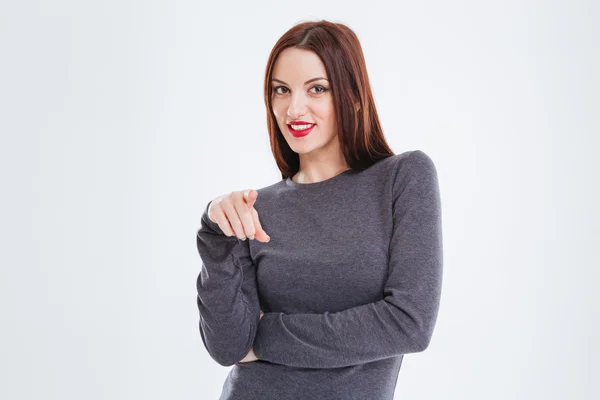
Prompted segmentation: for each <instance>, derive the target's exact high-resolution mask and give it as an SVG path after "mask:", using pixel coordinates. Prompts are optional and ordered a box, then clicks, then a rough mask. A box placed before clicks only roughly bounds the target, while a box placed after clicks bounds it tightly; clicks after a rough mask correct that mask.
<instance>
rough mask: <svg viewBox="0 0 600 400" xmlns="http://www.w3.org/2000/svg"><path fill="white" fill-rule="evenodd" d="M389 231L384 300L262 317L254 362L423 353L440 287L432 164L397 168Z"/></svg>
mask: <svg viewBox="0 0 600 400" xmlns="http://www.w3.org/2000/svg"><path fill="white" fill-rule="evenodd" d="M392 200H393V201H392V210H393V212H392V215H393V231H392V236H391V239H390V250H389V273H388V278H387V281H386V283H385V285H384V290H383V296H384V297H383V299H382V300H379V301H376V302H373V303H368V304H363V305H360V306H357V307H353V308H349V309H346V310H342V311H340V312H333V313H331V312H325V313H321V314H308V313H298V314H285V313H281V312H269V313H265V314H264V316H263V318H262V319H261V320H260V321H259V324H258V329H257V332H256V337H255V341H254V353H255V355H256V357H257V358H259V359H261V360H265V361H269V362H272V363H276V364H284V365H288V366H292V367H304V368H338V367H345V366H350V365H357V364H363V363H368V362H372V361H377V360H380V359H384V358H388V357H394V356H399V355H401V354H407V353H415V352H419V351H423V350H425V349H426V348H427V347H428V345H429V342H430V339H431V337H432V334H433V330H434V326H435V322H436V319H437V314H438V308H439V302H440V296H441V284H442V264H443V262H442V227H441V201H440V193H439V186H438V177H437V172H436V168H435V165H434V163H433V162H432V160H431V159H430V158H429V156H427V155H426V154H425V153H424V152H422V151H420V150H415V151H413V152H411V153H409V155H408V156H407V157H406V159H404V160H403V161H402V160H400V162H398V164H397V165H396V169H395V175H394V179H393V199H392Z"/></svg>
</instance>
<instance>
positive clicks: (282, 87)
mask: <svg viewBox="0 0 600 400" xmlns="http://www.w3.org/2000/svg"><path fill="white" fill-rule="evenodd" d="M278 89H284V90H288V88H286V87H285V86H276V87H274V88H273V92H275V93H276V94H283V93H281V92H278V91H277V90H278ZM284 93H285V92H284Z"/></svg>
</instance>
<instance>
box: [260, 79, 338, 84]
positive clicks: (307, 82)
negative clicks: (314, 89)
mask: <svg viewBox="0 0 600 400" xmlns="http://www.w3.org/2000/svg"><path fill="white" fill-rule="evenodd" d="M321 79H323V80H325V81H327V82H329V79H327V78H312V79H309V80H307V81H306V82H304V84H305V85H308V84H309V83H311V82H314V81H319V80H321ZM272 80H273V81H277V82H279V83H283V84H284V85H287V83H285V82H284V81H282V80H281V79H277V78H273V79H272Z"/></svg>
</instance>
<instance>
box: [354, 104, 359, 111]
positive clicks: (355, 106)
mask: <svg viewBox="0 0 600 400" xmlns="http://www.w3.org/2000/svg"><path fill="white" fill-rule="evenodd" d="M358 110H360V103H354V111H356V112H358Z"/></svg>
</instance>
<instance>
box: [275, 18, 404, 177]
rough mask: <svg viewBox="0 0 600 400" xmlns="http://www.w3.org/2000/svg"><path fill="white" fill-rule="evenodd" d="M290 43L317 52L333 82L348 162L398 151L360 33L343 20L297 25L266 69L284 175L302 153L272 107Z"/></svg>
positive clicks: (366, 163)
mask: <svg viewBox="0 0 600 400" xmlns="http://www.w3.org/2000/svg"><path fill="white" fill-rule="evenodd" d="M288 47H295V48H298V49H305V50H310V51H312V52H314V53H315V54H317V55H318V56H319V58H320V59H321V61H322V62H323V64H324V65H325V71H326V72H327V75H328V78H329V81H330V82H331V93H332V94H333V103H334V110H335V115H336V120H337V134H338V139H339V142H340V147H341V150H342V153H343V154H344V158H345V160H346V163H347V164H348V165H349V166H350V168H352V169H355V170H363V169H366V168H368V167H370V166H371V165H373V164H374V163H375V162H377V161H378V160H380V159H382V158H386V157H389V156H392V155H394V152H393V151H392V149H391V148H390V147H389V145H388V144H387V142H386V140H385V138H384V136H383V131H382V129H381V123H380V122H379V116H378V115H377V110H376V108H375V101H374V99H373V93H372V91H371V84H370V83H369V77H368V74H367V67H366V64H365V59H364V55H363V52H362V48H361V45H360V42H359V41H358V37H357V36H356V34H355V33H354V32H353V31H352V30H351V29H350V28H348V27H347V26H346V25H344V24H341V23H333V22H329V21H326V20H321V21H315V22H303V23H300V24H297V25H295V26H293V27H292V28H291V29H290V30H288V31H287V32H286V33H285V34H284V35H283V36H282V37H281V38H280V39H279V40H278V41H277V43H276V44H275V46H274V47H273V49H272V50H271V54H270V55H269V59H268V61H267V67H266V72H265V82H264V90H265V92H264V96H265V106H266V109H267V128H268V130H269V141H270V144H271V152H272V153H273V156H274V157H275V161H276V163H277V166H278V168H279V170H280V171H281V177H282V179H285V178H287V177H289V176H292V175H294V174H296V173H297V172H298V171H299V169H300V157H299V155H298V154H297V153H296V152H294V151H293V150H292V149H291V148H290V146H289V145H288V144H287V141H286V140H285V137H284V136H283V134H282V133H281V131H280V129H279V126H278V125H277V121H276V119H275V115H274V114H273V108H272V106H271V96H272V84H271V79H272V77H273V67H274V65H275V61H276V60H277V57H278V56H279V54H280V53H281V52H282V51H283V50H285V49H287V48H288Z"/></svg>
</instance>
